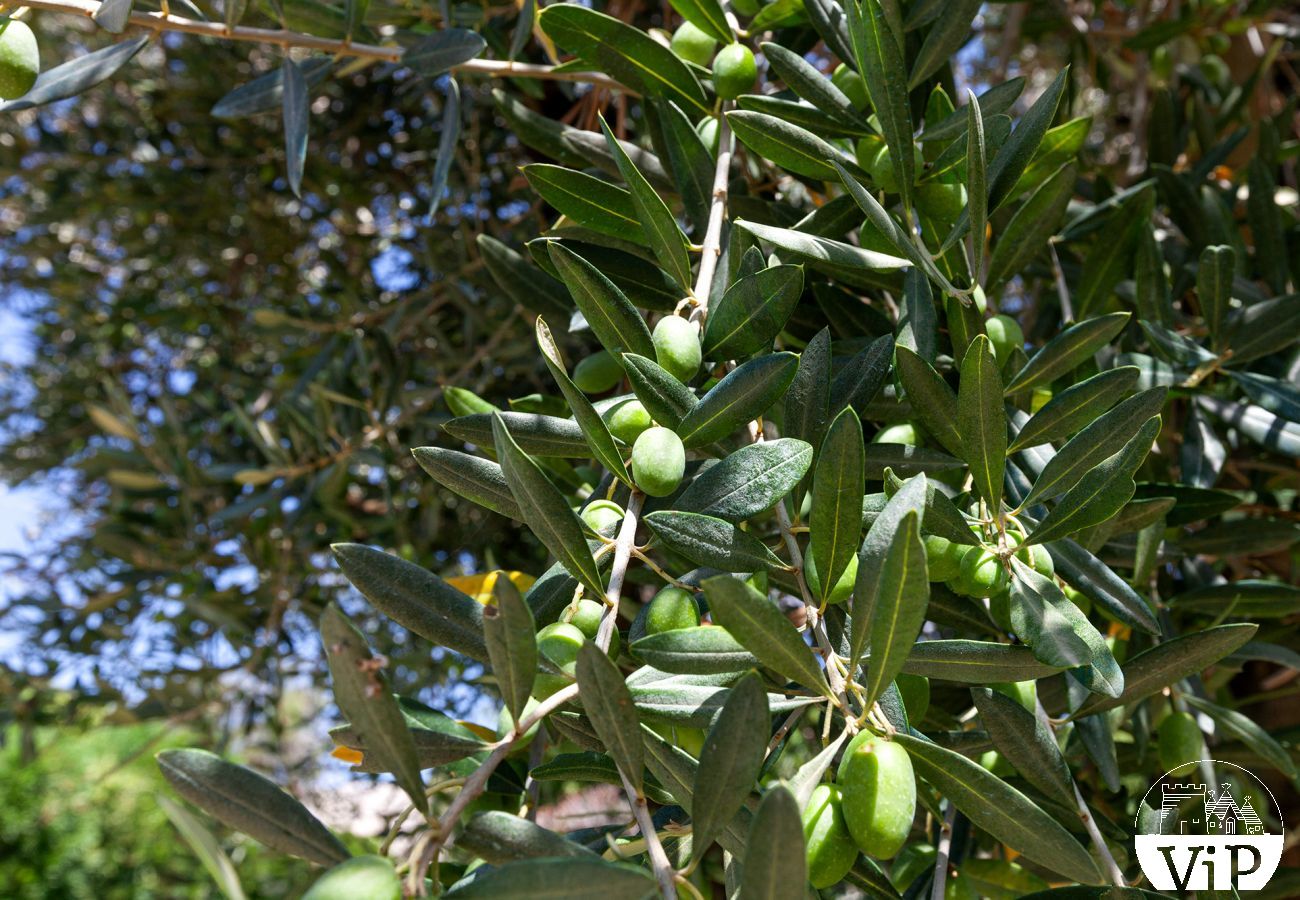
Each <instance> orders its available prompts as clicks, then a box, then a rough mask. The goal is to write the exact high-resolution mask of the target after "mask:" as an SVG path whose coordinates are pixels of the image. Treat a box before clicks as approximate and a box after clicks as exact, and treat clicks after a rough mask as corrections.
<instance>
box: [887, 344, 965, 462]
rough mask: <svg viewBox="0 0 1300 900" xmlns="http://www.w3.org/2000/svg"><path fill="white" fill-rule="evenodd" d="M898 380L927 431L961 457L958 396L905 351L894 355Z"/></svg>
mask: <svg viewBox="0 0 1300 900" xmlns="http://www.w3.org/2000/svg"><path fill="white" fill-rule="evenodd" d="M894 353H895V359H896V364H897V366H898V380H899V381H900V382H902V385H903V390H904V391H906V392H907V397H908V399H909V400H911V401H912V410H913V411H914V412H915V413H916V416H917V418H918V419H920V420H921V424H922V425H924V426H925V430H926V431H928V432H929V433H930V434H931V435H933V436H934V439H935V440H936V441H938V442H939V444H940V446H942V447H943V448H944V449H945V450H947V451H948V452H949V453H954V454H957V455H958V456H960V455H962V453H963V452H964V448H963V446H962V433H961V431H960V430H959V429H958V426H957V395H956V394H954V393H953V392H952V388H950V387H948V383H947V382H946V381H944V380H943V378H942V377H940V375H939V373H938V372H936V371H935V370H934V367H933V366H931V365H930V364H929V363H928V362H926V361H925V360H924V359H922V358H921V357H920V356H918V355H917V354H916V353H914V352H912V351H911V350H909V349H908V348H906V347H897V348H896V349H895V351H894Z"/></svg>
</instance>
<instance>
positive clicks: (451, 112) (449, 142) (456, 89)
mask: <svg viewBox="0 0 1300 900" xmlns="http://www.w3.org/2000/svg"><path fill="white" fill-rule="evenodd" d="M459 142H460V84H459V82H457V81H456V79H454V78H449V79H448V80H447V99H446V101H445V102H444V103H443V107H442V120H441V124H440V126H439V132H438V156H437V158H436V159H435V160H434V164H433V180H432V183H431V184H430V185H429V197H430V200H429V219H430V220H432V219H433V217H434V216H435V215H437V212H438V207H439V206H441V205H442V195H443V193H444V192H445V191H446V190H447V177H448V175H450V174H451V164H452V162H454V161H455V159H456V145H457V144H458V143H459Z"/></svg>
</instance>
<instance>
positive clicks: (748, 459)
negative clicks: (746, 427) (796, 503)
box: [673, 438, 813, 522]
mask: <svg viewBox="0 0 1300 900" xmlns="http://www.w3.org/2000/svg"><path fill="white" fill-rule="evenodd" d="M812 458H813V450H812V447H811V446H810V445H809V444H807V443H806V442H804V441H800V440H797V439H795V438H778V439H777V440H774V441H764V442H762V443H759V444H749V445H747V446H745V447H742V448H740V449H739V450H737V451H736V452H734V453H729V454H727V456H726V457H724V458H723V459H722V460H720V461H719V462H717V463H715V464H714V465H712V466H710V467H708V468H707V469H704V470H703V471H702V472H700V474H699V475H696V476H695V480H694V481H692V482H691V484H690V486H689V487H687V488H686V490H685V491H683V492H682V494H681V496H680V497H678V498H677V500H676V502H675V503H674V504H673V505H674V506H675V507H676V508H677V509H679V510H682V511H684V512H693V513H701V514H702V515H706V516H714V517H716V518H719V519H726V520H727V521H728V522H740V521H742V520H744V519H748V518H749V517H750V516H755V515H758V514H759V513H762V512H766V511H767V510H769V509H771V508H772V507H773V506H775V505H776V503H777V501H778V500H780V499H781V498H782V497H784V496H785V495H786V494H788V493H790V491H792V490H794V487H795V485H797V484H798V483H799V481H800V480H801V479H802V478H803V477H804V475H805V474H807V472H808V467H809V466H810V465H811V464H812Z"/></svg>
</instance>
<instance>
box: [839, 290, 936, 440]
mask: <svg viewBox="0 0 1300 900" xmlns="http://www.w3.org/2000/svg"><path fill="white" fill-rule="evenodd" d="M909 277H910V276H909ZM918 278H919V279H920V280H921V283H922V284H924V283H925V281H924V278H923V277H922V276H918ZM893 355H894V338H893V336H892V335H888V334H882V335H881V336H880V337H878V338H876V339H875V340H874V341H872V342H871V343H870V344H867V346H865V347H863V348H862V349H861V350H859V351H858V352H857V353H855V354H853V356H852V357H850V358H849V361H848V362H846V363H845V364H844V365H842V366H840V370H839V371H838V372H837V373H835V378H834V380H832V381H831V405H830V410H829V412H830V413H831V414H832V415H839V413H840V410H843V409H852V410H854V411H855V412H861V411H862V410H865V409H866V408H867V404H869V403H871V401H872V400H874V399H875V398H876V395H877V394H879V393H880V389H881V388H882V387H884V384H885V378H886V377H887V376H888V375H889V360H890V357H892V356H893Z"/></svg>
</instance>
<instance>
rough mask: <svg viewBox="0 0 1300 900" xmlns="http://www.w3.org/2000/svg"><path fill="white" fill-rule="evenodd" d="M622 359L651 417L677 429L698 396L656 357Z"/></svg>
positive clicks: (634, 387)
mask: <svg viewBox="0 0 1300 900" xmlns="http://www.w3.org/2000/svg"><path fill="white" fill-rule="evenodd" d="M622 359H623V368H625V369H626V370H627V378H628V381H630V382H632V390H633V392H635V393H636V398H637V399H638V400H640V401H641V405H642V406H644V407H645V408H646V411H647V412H648V413H650V416H651V418H653V419H654V420H655V421H656V422H658V423H659V424H660V425H663V426H664V427H665V428H673V429H676V428H677V426H679V425H681V423H682V419H683V418H684V417H685V416H686V414H687V413H689V412H690V411H691V410H692V409H694V408H695V402H696V401H695V395H694V394H692V393H691V391H690V388H688V387H686V385H684V384H682V383H681V382H680V381H678V380H677V377H676V376H675V375H673V374H671V373H670V372H668V371H667V370H665V369H664V368H663V366H661V365H659V364H658V363H657V362H655V361H654V360H653V359H646V358H645V357H644V356H639V355H637V354H635V353H624V354H623V356H622ZM701 511H702V510H701Z"/></svg>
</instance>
